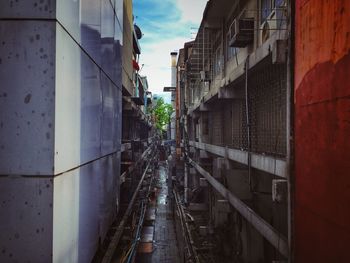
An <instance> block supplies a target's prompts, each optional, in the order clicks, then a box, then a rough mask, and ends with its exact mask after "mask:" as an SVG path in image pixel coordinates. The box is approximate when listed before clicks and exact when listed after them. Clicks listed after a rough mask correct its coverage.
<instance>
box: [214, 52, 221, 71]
mask: <svg viewBox="0 0 350 263" xmlns="http://www.w3.org/2000/svg"><path fill="white" fill-rule="evenodd" d="M222 66H223V65H222V52H221V46H219V47H218V48H217V49H216V51H215V54H214V74H215V75H218V74H220V73H221V71H222Z"/></svg>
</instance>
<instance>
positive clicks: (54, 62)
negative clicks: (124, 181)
mask: <svg viewBox="0 0 350 263" xmlns="http://www.w3.org/2000/svg"><path fill="white" fill-rule="evenodd" d="M122 20H123V2H122V0H100V1H97V0H76V1H73V0H57V1H54V0H43V1H39V0H38V1H36V0H35V1H34V0H33V1H32V0H26V1H24V0H19V1H1V9H0V124H1V125H0V189H1V191H0V231H1V235H0V251H1V253H0V261H1V262H12V261H18V262H22V261H26V260H30V261H32V262H90V261H91V259H92V257H93V256H94V254H95V252H96V249H97V245H98V240H99V239H101V240H103V239H104V237H105V235H106V231H107V229H108V227H109V226H110V224H111V222H112V220H113V219H114V217H115V213H116V206H117V203H118V194H119V169H120V139H121V117H122V116H121V99H122V95H121V89H122V82H121V68H122V64H121V53H122V46H123V34H122V32H123V31H122V23H123V22H122ZM38 235H39V236H40V238H38ZM38 247H40V249H39V250H38Z"/></svg>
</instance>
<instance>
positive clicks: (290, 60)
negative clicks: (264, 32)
mask: <svg viewBox="0 0 350 263" xmlns="http://www.w3.org/2000/svg"><path fill="white" fill-rule="evenodd" d="M287 4H288V6H287V8H288V25H287V26H288V50H287V51H286V52H287V54H286V55H287V94H286V96H287V97H286V103H287V105H286V115H287V116H286V122H287V123H286V128H287V132H286V136H287V138H286V143H287V145H286V150H287V152H286V157H287V160H286V162H287V180H288V245H289V258H288V262H289V263H291V262H294V253H293V250H294V245H293V240H294V238H293V232H294V230H293V228H294V214H293V211H294V177H293V174H294V132H293V126H292V125H293V123H294V103H293V101H294V78H293V77H294V36H295V34H294V26H295V24H294V23H295V20H294V19H295V18H294V14H295V3H294V1H290V0H289V1H288V3H287Z"/></svg>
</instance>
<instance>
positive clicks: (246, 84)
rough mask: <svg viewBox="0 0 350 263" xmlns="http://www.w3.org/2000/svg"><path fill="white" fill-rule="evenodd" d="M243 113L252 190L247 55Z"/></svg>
mask: <svg viewBox="0 0 350 263" xmlns="http://www.w3.org/2000/svg"><path fill="white" fill-rule="evenodd" d="M244 70H245V114H246V123H247V144H248V145H247V146H248V149H247V151H248V156H247V158H248V159H247V164H248V183H249V191H250V192H252V191H253V189H252V156H251V138H250V116H249V114H250V108H249V91H248V70H249V55H248V56H247V58H246V60H245V67H244Z"/></svg>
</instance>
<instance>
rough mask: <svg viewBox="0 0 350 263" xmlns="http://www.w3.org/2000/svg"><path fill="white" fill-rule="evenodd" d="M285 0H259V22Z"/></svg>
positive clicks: (263, 20)
mask: <svg viewBox="0 0 350 263" xmlns="http://www.w3.org/2000/svg"><path fill="white" fill-rule="evenodd" d="M284 1H285V0H261V2H260V6H261V23H263V22H265V20H266V19H267V17H268V16H269V15H270V14H271V12H272V10H273V9H274V8H276V7H280V6H282V5H283V3H284Z"/></svg>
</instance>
